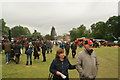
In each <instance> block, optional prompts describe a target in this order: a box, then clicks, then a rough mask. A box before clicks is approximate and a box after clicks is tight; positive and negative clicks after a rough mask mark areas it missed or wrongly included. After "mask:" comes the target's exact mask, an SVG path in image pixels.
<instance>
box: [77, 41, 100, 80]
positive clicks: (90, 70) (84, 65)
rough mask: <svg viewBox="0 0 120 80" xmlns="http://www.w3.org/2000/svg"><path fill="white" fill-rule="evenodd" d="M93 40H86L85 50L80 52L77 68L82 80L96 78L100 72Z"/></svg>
mask: <svg viewBox="0 0 120 80" xmlns="http://www.w3.org/2000/svg"><path fill="white" fill-rule="evenodd" d="M92 45H93V42H92V41H91V40H86V41H85V43H84V48H85V49H84V50H82V51H81V52H79V53H78V56H77V57H76V58H77V64H76V69H77V71H78V72H79V74H80V80H95V78H96V75H97V72H98V61H97V56H96V53H95V51H94V50H93V49H92Z"/></svg>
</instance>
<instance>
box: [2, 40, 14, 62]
mask: <svg viewBox="0 0 120 80" xmlns="http://www.w3.org/2000/svg"><path fill="white" fill-rule="evenodd" d="M3 47H4V50H5V55H6V64H8V63H9V61H10V54H11V48H12V44H11V43H10V42H9V41H6V42H5V43H4V44H3Z"/></svg>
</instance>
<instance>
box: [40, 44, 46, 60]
mask: <svg viewBox="0 0 120 80" xmlns="http://www.w3.org/2000/svg"><path fill="white" fill-rule="evenodd" d="M41 48H42V55H43V62H46V50H47V46H46V43H45V42H42V47H41Z"/></svg>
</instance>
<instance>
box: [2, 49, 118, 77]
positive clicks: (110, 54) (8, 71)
mask: <svg viewBox="0 0 120 80" xmlns="http://www.w3.org/2000/svg"><path fill="white" fill-rule="evenodd" d="M57 49H58V47H54V49H53V50H54V51H53V53H52V54H46V56H47V62H39V63H38V62H37V63H34V62H33V65H32V66H30V65H29V66H26V65H25V63H26V55H25V54H22V55H21V59H20V64H15V63H14V62H11V63H10V64H5V54H4V52H3V54H2V77H3V78H48V74H49V66H50V64H51V62H52V60H53V59H54V57H55V51H56V50H57ZM81 50H83V48H82V49H81V48H78V49H77V53H78V52H80V51H81ZM94 50H95V51H96V53H97V56H98V61H99V70H98V75H97V78H117V77H118V48H113V47H101V48H95V49H94ZM23 52H24V51H23ZM40 60H41V61H42V55H41V56H40ZM69 60H70V62H71V64H75V63H76V59H73V58H72V56H71V51H70V54H69ZM69 77H70V78H79V74H78V72H77V71H76V70H69Z"/></svg>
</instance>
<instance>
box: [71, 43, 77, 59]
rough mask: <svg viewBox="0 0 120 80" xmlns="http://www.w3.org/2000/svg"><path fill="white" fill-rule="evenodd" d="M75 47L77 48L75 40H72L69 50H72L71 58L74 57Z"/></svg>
mask: <svg viewBox="0 0 120 80" xmlns="http://www.w3.org/2000/svg"><path fill="white" fill-rule="evenodd" d="M76 49H77V45H76V44H75V42H73V43H72V44H71V50H72V57H73V58H75V55H76Z"/></svg>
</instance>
